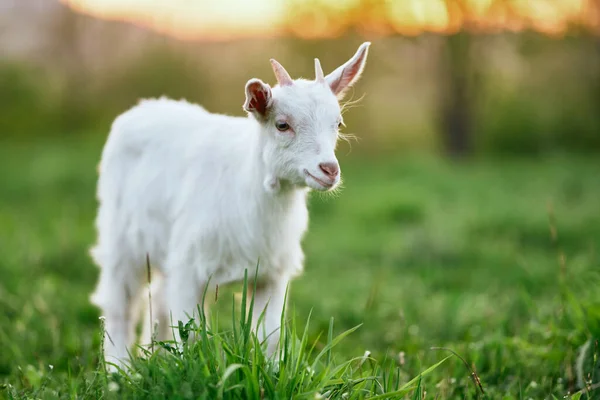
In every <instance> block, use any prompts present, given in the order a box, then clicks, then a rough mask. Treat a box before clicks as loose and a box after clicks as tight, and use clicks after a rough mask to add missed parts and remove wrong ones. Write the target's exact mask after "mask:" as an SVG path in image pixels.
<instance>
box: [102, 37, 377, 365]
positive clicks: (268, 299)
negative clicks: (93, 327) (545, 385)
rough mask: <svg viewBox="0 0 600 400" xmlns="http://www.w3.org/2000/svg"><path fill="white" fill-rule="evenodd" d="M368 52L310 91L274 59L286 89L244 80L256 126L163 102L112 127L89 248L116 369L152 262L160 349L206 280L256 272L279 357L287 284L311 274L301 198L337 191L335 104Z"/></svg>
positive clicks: (258, 299) (258, 307)
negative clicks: (94, 237)
mask: <svg viewBox="0 0 600 400" xmlns="http://www.w3.org/2000/svg"><path fill="white" fill-rule="evenodd" d="M369 45H370V43H368V42H366V43H363V44H362V45H361V46H360V47H359V49H358V51H357V52H356V54H355V55H354V56H353V57H352V58H351V59H350V60H349V61H348V62H346V63H345V64H343V65H342V66H340V67H339V68H337V69H336V70H335V71H333V72H332V73H330V74H329V75H327V76H324V75H323V71H322V69H321V65H320V63H319V60H318V59H315V70H316V79H315V80H314V81H309V80H305V79H298V80H292V79H291V78H290V76H289V74H288V73H287V72H286V70H285V69H284V68H283V67H282V66H281V65H280V64H279V63H278V62H277V61H275V60H271V64H272V66H273V70H274V72H275V76H276V78H277V82H278V85H276V86H274V87H272V88H271V87H270V86H269V85H268V84H266V83H264V82H263V81H261V80H260V79H251V80H249V81H248V83H247V84H246V102H245V104H244V110H245V111H247V112H248V117H247V118H242V117H232V116H226V115H220V114H212V113H209V112H208V111H206V110H205V109H203V108H202V107H200V106H198V105H194V104H190V103H187V102H184V101H173V100H169V99H165V98H161V99H153V100H143V101H141V102H140V104H138V105H137V106H135V107H133V108H132V109H130V110H129V111H127V112H125V113H123V114H122V115H120V116H119V117H118V118H117V119H116V120H115V121H114V123H113V125H112V129H111V132H110V135H109V137H108V139H107V142H106V145H105V147H104V150H103V153H102V160H101V163H100V167H99V168H100V177H99V180H98V189H97V190H98V191H97V198H98V201H99V204H100V205H99V209H98V216H97V219H96V227H97V230H98V242H97V245H96V246H95V247H94V248H93V249H92V250H91V254H92V256H93V258H94V260H95V262H96V264H98V265H99V267H100V269H101V272H100V278H99V282H98V285H97V287H96V290H95V292H94V293H93V295H92V296H91V300H92V302H93V303H94V304H96V305H97V306H99V307H101V309H102V312H103V315H104V317H105V328H106V334H107V335H106V340H105V358H106V360H107V361H108V362H114V363H117V364H118V365H123V363H124V362H125V360H126V358H127V356H128V351H131V350H132V349H131V345H133V344H134V341H135V338H134V332H135V331H134V327H135V324H136V317H137V316H138V315H135V314H136V307H135V304H136V303H137V302H138V301H139V299H140V297H141V292H142V291H141V289H142V288H143V284H144V282H145V281H146V255H147V254H148V256H149V258H150V260H151V263H152V266H153V267H156V269H157V272H160V275H161V276H162V279H161V280H160V282H161V285H160V286H159V287H154V283H153V292H152V296H153V312H154V317H155V318H156V319H158V327H159V331H160V332H161V333H160V334H159V336H160V337H159V338H158V339H159V340H168V339H169V337H168V336H169V333H170V332H172V331H171V328H170V325H171V321H173V323H174V324H177V321H179V320H181V321H183V322H186V321H187V319H188V318H187V316H190V315H193V314H194V311H195V310H196V307H197V304H198V303H199V300H200V296H201V294H202V293H203V291H204V289H205V288H206V284H207V282H208V280H209V277H210V278H211V284H218V285H221V284H226V283H229V282H235V281H240V280H242V279H243V277H244V270H245V269H248V271H249V274H248V275H249V277H253V276H254V275H253V271H254V270H255V267H256V264H257V261H258V260H260V265H259V279H258V282H257V291H256V293H255V294H254V295H255V308H254V315H253V321H254V327H255V328H256V326H255V325H256V320H257V318H258V317H259V316H260V314H261V313H262V312H263V311H264V312H265V317H264V329H260V330H259V332H260V331H262V336H261V335H260V334H259V336H261V338H262V339H265V336H266V338H267V341H268V347H269V349H270V350H269V351H271V352H272V351H273V350H274V349H275V348H276V345H277V342H278V339H279V334H278V328H279V324H280V316H281V313H282V311H283V309H284V306H285V305H284V303H285V300H284V297H285V291H286V286H287V284H288V282H289V281H290V279H291V278H293V277H294V276H297V275H298V274H300V273H301V271H302V268H303V260H304V254H303V252H302V248H301V240H302V237H303V235H304V232H305V231H306V229H307V226H308V211H307V208H306V194H307V192H308V191H309V190H310V189H315V190H319V191H327V190H331V189H333V188H335V187H336V186H337V185H338V184H339V182H340V168H339V164H338V161H337V159H336V156H335V147H336V142H337V139H338V129H339V127H340V125H341V124H342V116H341V112H340V105H339V103H338V101H339V100H341V98H342V96H343V95H344V93H345V92H346V90H347V89H348V88H349V87H350V86H351V85H352V84H354V82H356V80H357V79H358V78H359V76H360V74H361V73H362V71H363V68H364V66H365V61H366V58H367V53H368V48H369ZM267 303H268V307H266V306H267ZM265 308H266V310H265ZM171 317H172V319H171ZM151 324H152V321H147V323H146V328H145V332H146V335H148V333H149V332H150V331H151V330H150V329H149V326H151ZM175 331H177V330H175ZM165 336H167V337H165ZM176 336H177V334H176ZM171 339H173V337H172V336H171ZM176 339H179V338H178V337H176ZM144 340H147V341H149V340H150V339H149V338H148V337H146V338H145V339H144Z"/></svg>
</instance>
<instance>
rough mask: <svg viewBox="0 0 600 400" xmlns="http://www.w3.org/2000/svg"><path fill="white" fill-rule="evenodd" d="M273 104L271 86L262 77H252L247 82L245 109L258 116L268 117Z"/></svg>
mask: <svg viewBox="0 0 600 400" xmlns="http://www.w3.org/2000/svg"><path fill="white" fill-rule="evenodd" d="M272 104H273V96H272V94H271V87H270V86H269V85H268V84H266V83H264V82H263V81H261V80H260V79H256V78H254V79H250V80H249V81H248V83H246V102H245V103H244V110H246V111H248V112H251V113H253V114H254V115H255V116H256V117H258V118H262V119H264V118H266V116H267V113H268V112H269V108H270V107H271V105H272Z"/></svg>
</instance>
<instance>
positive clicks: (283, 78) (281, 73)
mask: <svg viewBox="0 0 600 400" xmlns="http://www.w3.org/2000/svg"><path fill="white" fill-rule="evenodd" d="M271 66H272V67H273V72H274V73H275V78H277V82H278V83H279V85H281V86H292V85H293V84H294V81H293V80H292V78H291V77H290V74H288V72H287V71H286V70H285V68H283V65H281V64H279V63H278V62H277V61H276V60H274V59H272V58H271Z"/></svg>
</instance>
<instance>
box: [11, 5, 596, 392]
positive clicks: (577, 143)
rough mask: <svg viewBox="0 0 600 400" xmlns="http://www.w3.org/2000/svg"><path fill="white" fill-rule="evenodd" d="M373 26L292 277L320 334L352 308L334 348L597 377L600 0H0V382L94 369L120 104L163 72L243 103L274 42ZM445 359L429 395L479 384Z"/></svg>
mask: <svg viewBox="0 0 600 400" xmlns="http://www.w3.org/2000/svg"><path fill="white" fill-rule="evenodd" d="M365 40H369V41H371V42H372V46H371V48H370V53H369V58H368V61H367V67H366V69H365V72H364V74H363V76H362V78H361V80H360V81H359V82H358V83H357V84H356V86H355V88H354V90H352V91H350V93H349V95H348V97H347V100H351V101H352V102H354V101H357V100H360V101H358V102H357V103H355V104H353V105H352V107H348V110H347V112H346V113H345V115H344V119H345V122H346V125H347V128H345V129H344V131H345V132H346V133H352V134H354V135H355V136H356V138H357V140H356V141H355V140H351V141H350V143H341V145H340V150H339V151H338V154H339V158H340V161H341V166H342V171H343V174H344V181H345V185H344V186H345V188H344V189H343V190H342V191H341V192H340V193H339V195H337V196H335V197H331V196H319V195H315V196H312V197H311V201H310V212H311V227H310V230H309V233H308V235H307V237H306V240H305V246H304V248H305V253H306V255H307V259H306V268H305V269H306V272H305V274H304V275H303V276H302V277H301V278H299V279H298V280H297V281H296V282H295V283H294V285H293V286H292V291H291V301H292V303H291V304H292V308H293V309H294V310H295V312H296V316H297V317H298V318H299V319H300V321H302V323H304V321H305V319H306V317H307V316H308V314H309V313H310V311H311V309H312V322H311V328H310V332H311V340H313V339H314V340H315V341H317V342H318V343H317V348H319V343H320V342H319V340H321V341H322V339H318V338H319V333H320V332H323V331H325V332H326V331H327V327H328V324H329V321H330V318H331V317H332V316H333V317H334V319H335V321H336V322H335V323H336V325H335V326H336V332H338V333H339V332H341V331H342V330H344V329H349V328H351V327H353V326H356V325H358V324H361V323H362V324H364V325H363V326H362V327H361V328H360V329H359V330H358V331H357V332H356V333H354V334H353V335H351V337H349V338H348V339H347V340H346V341H344V343H342V344H341V345H340V347H339V351H340V353H341V354H343V355H344V357H346V358H350V357H353V356H360V355H362V354H363V353H364V351H365V350H366V349H368V350H370V351H372V352H373V355H374V356H375V357H379V358H383V357H387V359H388V360H396V361H395V362H397V363H398V365H400V367H401V369H402V375H401V378H402V379H408V378H410V377H412V376H415V375H416V374H418V372H419V371H421V370H422V367H423V366H426V365H430V364H432V363H434V362H436V361H438V360H439V359H440V358H441V355H440V354H439V353H436V352H433V351H431V350H430V347H432V346H448V347H451V348H452V349H454V350H455V351H457V352H459V353H460V354H462V355H463V357H465V358H466V359H468V361H469V363H472V365H474V366H475V367H476V368H477V370H478V372H479V373H480V376H481V378H482V381H483V383H484V386H485V387H486V390H487V392H488V393H491V396H492V397H491V398H501V396H508V397H505V398H516V396H527V397H531V398H549V397H550V394H553V395H555V396H557V397H558V398H562V396H564V395H565V394H566V393H568V392H571V393H572V392H573V391H574V390H578V389H580V388H582V387H583V385H584V383H585V381H586V380H590V379H591V380H592V381H594V382H595V379H597V377H598V376H600V373H597V374H595V375H594V374H593V373H591V372H590V371H595V369H593V368H596V367H594V365H595V363H596V362H597V359H598V358H597V357H596V356H595V355H594V356H592V355H590V354H591V353H589V354H588V353H586V354H584V356H585V357H588V356H589V359H586V358H585V357H584V358H578V357H580V356H581V354H582V353H581V351H580V349H582V348H586V349H588V350H586V351H588V352H590V351H591V350H589V349H598V346H597V345H596V346H593V345H592V346H590V345H589V344H590V343H593V341H594V340H595V338H597V337H598V336H599V335H600V297H599V296H598V290H597V288H598V283H599V282H600V278H599V276H598V273H599V272H600V269H599V268H598V267H599V266H600V262H599V259H598V252H599V250H600V208H599V204H600V203H599V201H600V179H599V177H600V161H599V160H600V158H599V157H600V0H305V1H302V0H246V1H243V0H220V1H204V0H63V1H56V0H0V383H2V382H4V383H7V382H8V383H10V384H11V385H13V386H14V387H16V388H19V390H23V391H27V390H38V391H39V390H42V388H45V389H43V390H46V389H48V388H51V389H52V390H62V389H64V388H65V387H69V388H70V389H69V390H71V392H72V393H76V392H77V391H78V390H80V389H79V388H81V387H85V384H84V383H85V382H86V381H85V379H88V378H86V377H88V376H89V374H91V372H93V371H94V370H95V368H96V365H97V360H98V346H99V337H100V335H99V334H98V332H99V331H98V329H99V327H98V319H97V318H98V315H99V311H98V310H97V309H96V308H94V307H93V306H92V305H90V304H89V301H88V296H89V293H91V291H92V289H93V287H94V285H95V282H96V279H97V273H98V272H97V269H96V268H95V267H94V265H93V264H92V262H91V260H90V258H89V256H88V253H87V251H88V248H89V247H90V246H91V245H92V243H93V242H94V240H95V232H94V225H93V221H94V218H95V211H96V207H97V204H96V201H95V185H96V179H97V175H96V165H97V163H98V161H99V159H100V153H101V150H102V146H103V144H104V141H105V139H106V135H107V134H108V131H109V129H110V124H111V122H112V120H113V119H114V118H115V117H116V116H117V115H118V114H120V113H121V112H123V111H125V110H126V109H128V108H129V107H131V106H133V105H134V104H136V103H137V101H138V100H139V99H140V98H144V97H158V96H162V95H166V96H169V97H173V98H176V99H179V98H185V99H187V100H189V101H192V102H197V103H200V104H202V105H203V106H205V107H206V108H207V109H208V110H209V111H212V112H218V113H226V114H231V115H243V111H242V104H243V101H244V85H245V83H246V81H247V80H248V79H250V78H252V77H258V78H260V79H263V80H264V81H266V82H269V83H271V84H274V82H275V79H274V76H273V72H272V70H271V68H270V64H269V59H270V58H276V59H277V60H278V61H280V62H281V63H282V64H283V65H284V66H285V67H286V69H287V70H288V71H289V73H290V74H291V75H292V77H294V78H297V77H306V78H310V79H312V78H313V77H314V67H313V58H315V57H318V58H320V60H321V63H322V65H323V68H324V70H325V72H326V73H328V72H330V71H332V70H333V69H334V68H336V67H337V66H338V65H340V64H342V63H343V62H345V61H346V60H347V59H348V58H349V57H351V56H352V54H354V52H355V51H356V49H357V47H358V46H359V45H360V43H362V42H363V41H365ZM222 293H226V292H222ZM316 293H318V294H319V295H318V296H316V295H315V294H316ZM221 296H222V298H225V300H219V302H220V305H221V307H222V308H223V310H224V311H225V312H227V311H229V310H230V302H229V299H228V298H227V295H226V294H221ZM229 312H230V311H229ZM325 336H326V335H325ZM585 343H587V344H588V346H587V347H582V346H584V344H585ZM400 354H401V357H400V356H399V355H400ZM577 360H579V361H580V362H578V361H577ZM582 360H583V361H585V360H588V361H589V360H592V361H589V362H587V361H586V362H583V361H582ZM50 364H51V365H52V366H53V367H52V368H49V367H48V365H50ZM436 374H437V375H434V377H433V378H431V382H432V385H433V384H436V385H437V386H430V388H432V390H433V392H434V393H435V392H436V391H437V392H438V393H441V394H440V397H439V398H467V397H468V396H467V394H468V393H470V394H473V391H472V386H471V382H470V380H469V373H468V372H465V369H464V366H462V364H460V363H453V364H449V365H448V366H447V367H445V369H441V370H439V373H438V372H436ZM48 376H51V381H50V383H48V380H47V377H48ZM594 376H595V377H596V378H594ZM82 377H83V378H82ZM590 377H592V378H590ZM74 382H75V383H74ZM592 383H593V382H592ZM440 385H441V386H440ZM60 388H62V389H60ZM433 388H436V389H433ZM48 390H50V389H48ZM36 393H37V392H36ZM453 396H456V397H453Z"/></svg>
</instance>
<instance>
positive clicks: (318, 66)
mask: <svg viewBox="0 0 600 400" xmlns="http://www.w3.org/2000/svg"><path fill="white" fill-rule="evenodd" d="M315 77H316V78H315V81H317V82H319V83H325V76H324V75H323V68H321V62H320V61H319V59H318V58H315Z"/></svg>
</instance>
